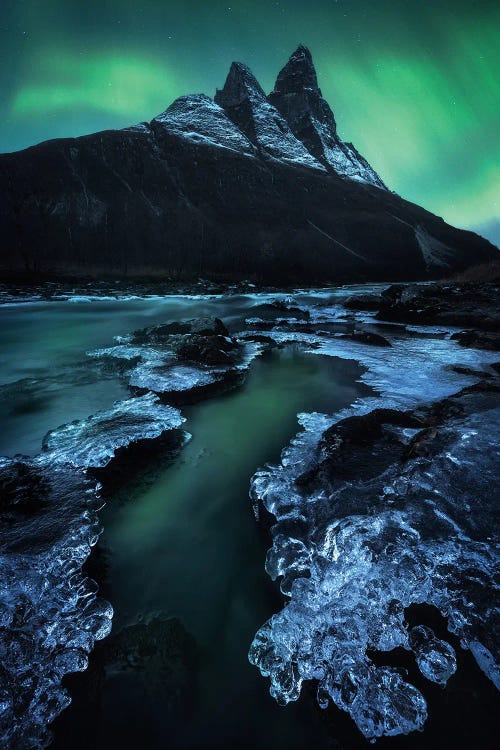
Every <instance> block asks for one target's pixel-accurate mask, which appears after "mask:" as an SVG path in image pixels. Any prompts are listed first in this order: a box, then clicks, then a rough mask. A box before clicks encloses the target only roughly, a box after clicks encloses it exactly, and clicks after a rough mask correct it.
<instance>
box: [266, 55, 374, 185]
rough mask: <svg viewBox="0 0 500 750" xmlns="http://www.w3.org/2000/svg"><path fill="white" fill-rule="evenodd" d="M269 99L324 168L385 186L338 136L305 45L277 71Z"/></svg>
mask: <svg viewBox="0 0 500 750" xmlns="http://www.w3.org/2000/svg"><path fill="white" fill-rule="evenodd" d="M269 101H270V102H271V104H274V106H275V107H276V108H277V109H278V110H279V111H280V113H281V114H282V115H283V117H284V118H285V120H286V121H287V122H288V124H289V126H290V128H291V129H292V131H293V133H294V134H295V135H296V137H297V138H298V139H299V140H300V141H302V142H303V143H304V145H305V146H306V148H307V149H308V151H309V153H311V154H312V155H313V156H314V157H315V158H316V159H317V160H318V161H320V162H321V163H322V164H324V165H325V166H326V167H327V168H329V169H331V170H333V171H334V172H336V173H337V174H341V175H345V176H346V177H349V178H350V179H355V180H360V181H363V182H368V183H371V184H373V185H376V186H377V187H379V188H385V185H384V183H383V182H382V180H381V179H380V177H379V176H378V175H377V174H376V172H375V171H374V170H373V169H372V168H371V167H370V165H369V164H368V162H367V161H366V159H364V158H363V157H362V156H361V154H359V153H358V151H356V149H355V148H354V146H353V145H352V143H344V142H343V141H342V140H341V138H340V137H339V136H338V134H337V125H336V123H335V118H334V116H333V112H332V110H331V109H330V107H329V105H328V103H327V102H326V101H325V100H324V99H323V96H322V93H321V90H320V88H319V86H318V80H317V77H316V70H315V68H314V64H313V61H312V56H311V53H310V52H309V50H308V49H307V47H304V46H303V45H300V46H299V47H298V49H297V50H296V51H295V52H294V54H293V55H292V56H291V58H290V59H289V61H288V63H287V64H286V65H285V67H284V68H283V69H282V70H281V72H280V73H279V75H278V78H277V80H276V84H275V87H274V91H272V93H271V94H269Z"/></svg>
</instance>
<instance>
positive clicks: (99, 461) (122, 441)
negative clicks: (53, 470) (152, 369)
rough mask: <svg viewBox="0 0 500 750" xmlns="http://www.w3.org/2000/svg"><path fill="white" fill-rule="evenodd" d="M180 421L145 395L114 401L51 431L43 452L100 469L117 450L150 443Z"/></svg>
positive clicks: (178, 415)
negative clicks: (104, 409) (144, 441)
mask: <svg viewBox="0 0 500 750" xmlns="http://www.w3.org/2000/svg"><path fill="white" fill-rule="evenodd" d="M151 390H154V389H151ZM183 422H185V419H184V417H182V416H181V413H180V411H179V410H178V409H176V408H174V407H173V406H166V405H164V404H161V403H160V401H159V399H158V396H155V395H153V394H152V393H147V394H145V395H144V396H140V397H137V398H130V399H127V400H126V401H117V402H116V403H115V404H114V405H113V406H112V407H111V409H108V410H106V411H102V412H97V413H96V414H93V415H91V416H90V417H88V418H87V419H84V420H81V421H75V422H70V423H69V424H66V425H62V426H61V427H58V428H57V429H55V430H51V431H50V432H49V433H47V435H46V436H45V438H44V441H43V450H44V451H45V452H47V453H49V454H51V455H52V456H53V457H54V460H56V461H58V462H61V463H68V464H70V465H72V466H75V467H83V468H90V467H92V468H101V467H103V466H106V465H107V464H108V463H109V462H110V461H111V460H112V459H113V457H114V456H115V454H116V451H118V450H119V449H120V448H126V447H127V446H129V445H131V444H133V443H137V442H138V441H140V440H153V439H154V438H157V437H159V436H160V435H161V434H162V433H164V432H166V431H167V430H173V429H176V428H179V427H180V426H181V425H182V424H183Z"/></svg>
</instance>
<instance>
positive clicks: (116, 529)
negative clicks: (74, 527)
mask: <svg viewBox="0 0 500 750" xmlns="http://www.w3.org/2000/svg"><path fill="white" fill-rule="evenodd" d="M359 375H360V368H359V366H358V365H356V364H355V363H353V362H348V361H342V360H335V359H331V358H328V357H323V356H316V355H305V354H303V353H300V352H298V351H297V350H294V349H287V350H284V351H281V352H275V353H273V354H271V355H268V356H267V357H265V358H263V359H262V360H260V361H257V362H256V363H255V364H254V365H253V367H252V370H251V372H250V375H249V377H248V380H247V382H246V384H245V386H244V387H243V388H241V389H239V390H238V391H235V392H232V393H230V394H228V395H226V396H224V397H220V398H216V399H213V400H210V401H206V402H204V403H201V404H198V405H196V406H192V407H190V408H188V409H185V410H184V413H185V415H186V416H187V418H188V421H187V424H186V428H187V430H188V431H190V432H191V433H192V434H193V439H192V441H191V442H190V443H189V444H188V445H187V446H186V447H185V448H184V450H183V452H182V454H181V456H180V458H179V459H178V460H177V461H176V462H175V463H174V464H173V465H172V466H169V467H165V468H164V469H163V470H161V471H160V472H159V474H158V476H157V477H156V479H155V481H154V482H153V483H152V484H150V485H149V486H143V487H142V488H140V487H139V488H136V489H135V490H133V492H132V493H131V494H130V495H129V497H128V498H127V502H125V503H124V504H122V505H121V506H120V507H117V505H116V504H115V505H114V506H113V501H111V502H110V504H109V505H108V508H107V510H106V512H105V517H104V519H103V521H104V527H105V533H104V535H103V543H104V545H105V546H107V547H109V548H110V551H111V561H110V592H109V596H110V597H111V600H112V603H113V606H114V607H115V612H116V618H115V629H119V627H120V626H121V625H124V624H127V623H130V622H133V621H134V620H135V619H136V617H137V615H145V616H147V615H148V613H151V612H155V611H158V610H161V611H162V612H163V613H165V614H166V615H175V616H178V617H180V618H181V619H182V621H183V622H184V624H185V625H186V627H187V629H188V630H189V631H190V632H191V633H192V634H193V635H194V636H195V638H196V639H197V642H198V644H199V646H200V648H201V650H202V653H203V661H202V666H201V671H200V675H199V679H200V683H201V690H200V697H199V703H198V706H197V709H196V712H195V716H194V717H193V720H192V722H191V726H190V729H189V730H188V729H187V727H182V729H181V730H179V728H178V727H177V728H176V731H181V739H180V740H179V745H178V746H179V747H190V746H196V744H197V739H196V738H198V739H199V738H200V737H201V736H203V735H204V734H205V735H206V736H207V737H210V739H211V741H215V740H216V739H219V740H220V741H221V742H222V740H224V741H229V740H233V741H234V742H240V741H241V740H242V737H243V736H249V733H250V735H252V734H255V733H256V732H257V735H256V738H255V741H256V742H257V744H256V746H260V744H259V742H260V740H259V739H258V737H259V736H260V739H261V740H262V741H264V737H266V742H269V740H270V738H271V737H273V736H274V738H275V740H276V742H277V745H276V746H277V747H280V746H285V745H284V740H285V736H287V737H288V739H287V741H286V742H287V746H288V747H290V742H291V746H292V747H293V746H297V747H298V746H300V744H299V745H297V744H295V743H296V742H299V739H298V738H299V737H301V736H302V732H306V734H307V732H310V731H311V727H310V726H309V725H308V722H305V724H304V722H303V720H302V719H299V718H298V717H299V716H300V715H301V713H300V712H301V710H302V708H300V707H296V708H293V709H290V710H289V709H287V710H286V711H284V710H283V709H280V708H279V707H278V706H277V705H276V704H275V703H274V702H273V701H272V700H271V699H270V698H269V696H268V695H267V690H268V685H267V684H266V681H265V680H263V679H262V678H261V677H260V675H259V674H258V672H257V670H255V669H254V668H253V667H251V666H250V665H249V663H248V661H247V652H248V647H249V645H250V642H251V640H252V638H253V635H254V634H255V631H256V629H257V628H258V627H259V625H260V624H262V622H263V621H264V620H266V619H267V618H268V617H269V616H270V615H271V614H272V613H273V611H276V610H277V609H279V607H280V602H279V600H278V598H277V596H276V591H277V589H276V586H275V585H273V584H271V583H270V581H269V579H268V578H267V576H266V574H265V571H264V560H265V549H266V547H268V546H269V539H268V538H267V537H266V536H265V535H264V534H263V533H262V532H261V531H259V529H258V527H257V525H256V523H255V520H254V518H253V515H252V509H251V504H250V501H249V499H248V489H249V478H250V476H251V475H252V474H253V472H254V471H256V470H257V469H258V468H259V467H260V466H262V465H263V464H264V463H265V462H266V461H277V460H278V459H279V456H280V452H281V449H282V448H283V447H284V446H285V445H286V444H287V443H288V441H289V440H290V439H291V438H292V436H293V435H294V434H295V433H296V432H297V431H298V424H297V418H296V415H297V413H298V412H300V411H313V410H316V411H325V412H333V411H335V410H336V409H339V408H342V407H343V406H346V405H347V404H349V403H351V402H352V401H353V400H354V399H355V398H356V396H358V395H359V394H360V392H361V390H365V389H364V387H363V386H361V385H360V384H359V383H356V378H358V377H359ZM113 691H114V692H115V693H116V683H114V686H113ZM112 700H113V698H112V697H111V701H112ZM136 708H137V706H136ZM118 710H119V707H118V706H116V711H118ZM139 710H140V709H139ZM158 710H159V711H161V708H160V707H159V708H158ZM148 711H151V705H149V706H148ZM112 714H113V709H112V708H110V706H108V708H107V721H108V722H110V727H111V725H112V724H114V722H115V721H116V719H117V717H116V716H115V717H114V718H113V715H112ZM264 725H265V726H264ZM259 726H261V727H262V729H261V730H259V729H258V727H259ZM110 727H108V730H109V728H110ZM104 731H105V733H106V731H107V730H106V729H105V730H104ZM172 731H173V730H172ZM260 733H261V734H260ZM176 746H177V745H176Z"/></svg>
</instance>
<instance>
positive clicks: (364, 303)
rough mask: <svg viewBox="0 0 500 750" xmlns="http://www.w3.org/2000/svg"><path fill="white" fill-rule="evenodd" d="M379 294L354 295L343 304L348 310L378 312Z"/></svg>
mask: <svg viewBox="0 0 500 750" xmlns="http://www.w3.org/2000/svg"><path fill="white" fill-rule="evenodd" d="M380 302H381V297H380V294H355V295H354V296H352V297H348V298H347V299H346V300H345V302H344V303H343V305H344V307H346V308H347V309H348V310H368V311H378V310H379V308H380Z"/></svg>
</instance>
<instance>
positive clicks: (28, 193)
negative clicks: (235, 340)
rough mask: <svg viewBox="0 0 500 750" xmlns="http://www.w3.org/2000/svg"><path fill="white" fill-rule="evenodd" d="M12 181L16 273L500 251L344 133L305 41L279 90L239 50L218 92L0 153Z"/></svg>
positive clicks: (483, 256)
mask: <svg viewBox="0 0 500 750" xmlns="http://www.w3.org/2000/svg"><path fill="white" fill-rule="evenodd" d="M0 193H1V195H2V200H1V201H0V229H1V232H2V237H3V243H2V246H1V251H0V273H1V275H2V276H3V277H4V278H5V277H7V278H8V277H9V275H10V276H12V275H14V276H15V275H16V274H17V275H23V274H29V275H30V276H31V277H32V276H43V275H47V274H48V275H50V274H52V275H56V276H57V275H62V276H64V275H70V274H71V275H89V276H95V277H103V276H109V275H112V276H139V275H160V276H162V277H168V278H173V279H193V278H198V277H199V276H203V277H208V278H211V279H217V280H227V281H233V280H236V281H237V280H241V279H251V280H254V281H256V282H258V283H281V284H285V283H301V282H302V283H328V282H338V281H348V280H355V281H363V280H366V281H368V280H377V279H382V280H413V279H423V278H437V277H440V276H443V275H445V274H446V273H449V272H451V271H457V270H462V269H464V268H467V267H468V266H470V265H473V264H476V263H480V262H487V261H489V260H491V259H493V258H494V257H495V256H496V250H495V248H494V247H493V246H492V245H491V244H490V243H488V242H487V241H486V240H483V239H482V238H480V237H478V236H477V235H475V234H473V233H471V232H465V231H462V230H457V229H454V228H453V227H450V226H448V225H446V224H445V222H443V220H442V219H440V218H438V217H435V216H433V215H432V214H431V213H429V212H427V211H425V210H424V209H422V208H420V207H418V206H415V205H413V204H411V203H408V202H406V201H404V200H403V199H402V198H400V197H399V196H397V195H396V194H394V193H392V192H390V191H389V190H388V189H387V188H386V186H385V184H384V183H383V181H382V179H381V178H380V177H379V176H378V175H377V174H376V172H375V171H374V170H373V169H372V168H371V167H370V165H369V164H368V162H367V161H366V160H365V159H364V158H363V157H362V156H361V155H360V154H359V153H358V152H357V151H356V149H355V148H354V146H353V145H352V144H350V143H345V142H343V141H342V140H341V139H340V137H339V136H338V134H337V126H336V122H335V118H334V115H333V112H332V110H331V109H330V107H329V105H328V103H327V102H326V101H325V100H324V98H323V96H322V93H321V90H320V88H319V86H318V81H317V76H316V71H315V68H314V65H313V62H312V57H311V54H310V52H309V50H307V49H306V48H305V47H303V46H300V47H299V48H298V49H297V50H296V52H295V53H294V54H293V55H292V56H291V58H290V60H289V61H288V63H287V64H286V65H285V67H284V68H283V69H282V70H281V72H280V73H279V75H278V78H277V81H276V84H275V87H274V90H273V91H272V92H271V94H270V95H269V96H267V97H266V95H265V92H264V91H263V89H262V88H261V86H260V84H259V83H258V81H257V80H256V79H255V77H254V76H253V74H252V72H251V71H250V69H249V68H248V67H247V66H246V65H243V64H242V63H233V64H232V66H231V68H230V71H229V74H228V77H227V79H226V82H225V84H224V86H223V88H222V89H220V90H218V91H217V93H216V95H215V98H214V99H211V98H210V97H208V96H206V95H204V94H196V95H190V96H183V97H180V98H179V99H177V100H176V101H175V102H173V104H172V105H170V107H168V109H166V110H165V111H164V112H163V113H161V114H160V115H158V116H157V117H155V118H154V119H153V120H152V121H151V122H149V123H141V124H139V125H135V126H132V127H130V128H126V129H124V130H120V131H118V130H117V131H105V132H102V133H96V134H93V135H89V136H83V137H80V138H68V139H57V140H54V141H47V142H45V143H42V144H39V145H38V146H34V147H32V148H29V149H26V150H24V151H21V152H18V153H13V154H4V155H0Z"/></svg>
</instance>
